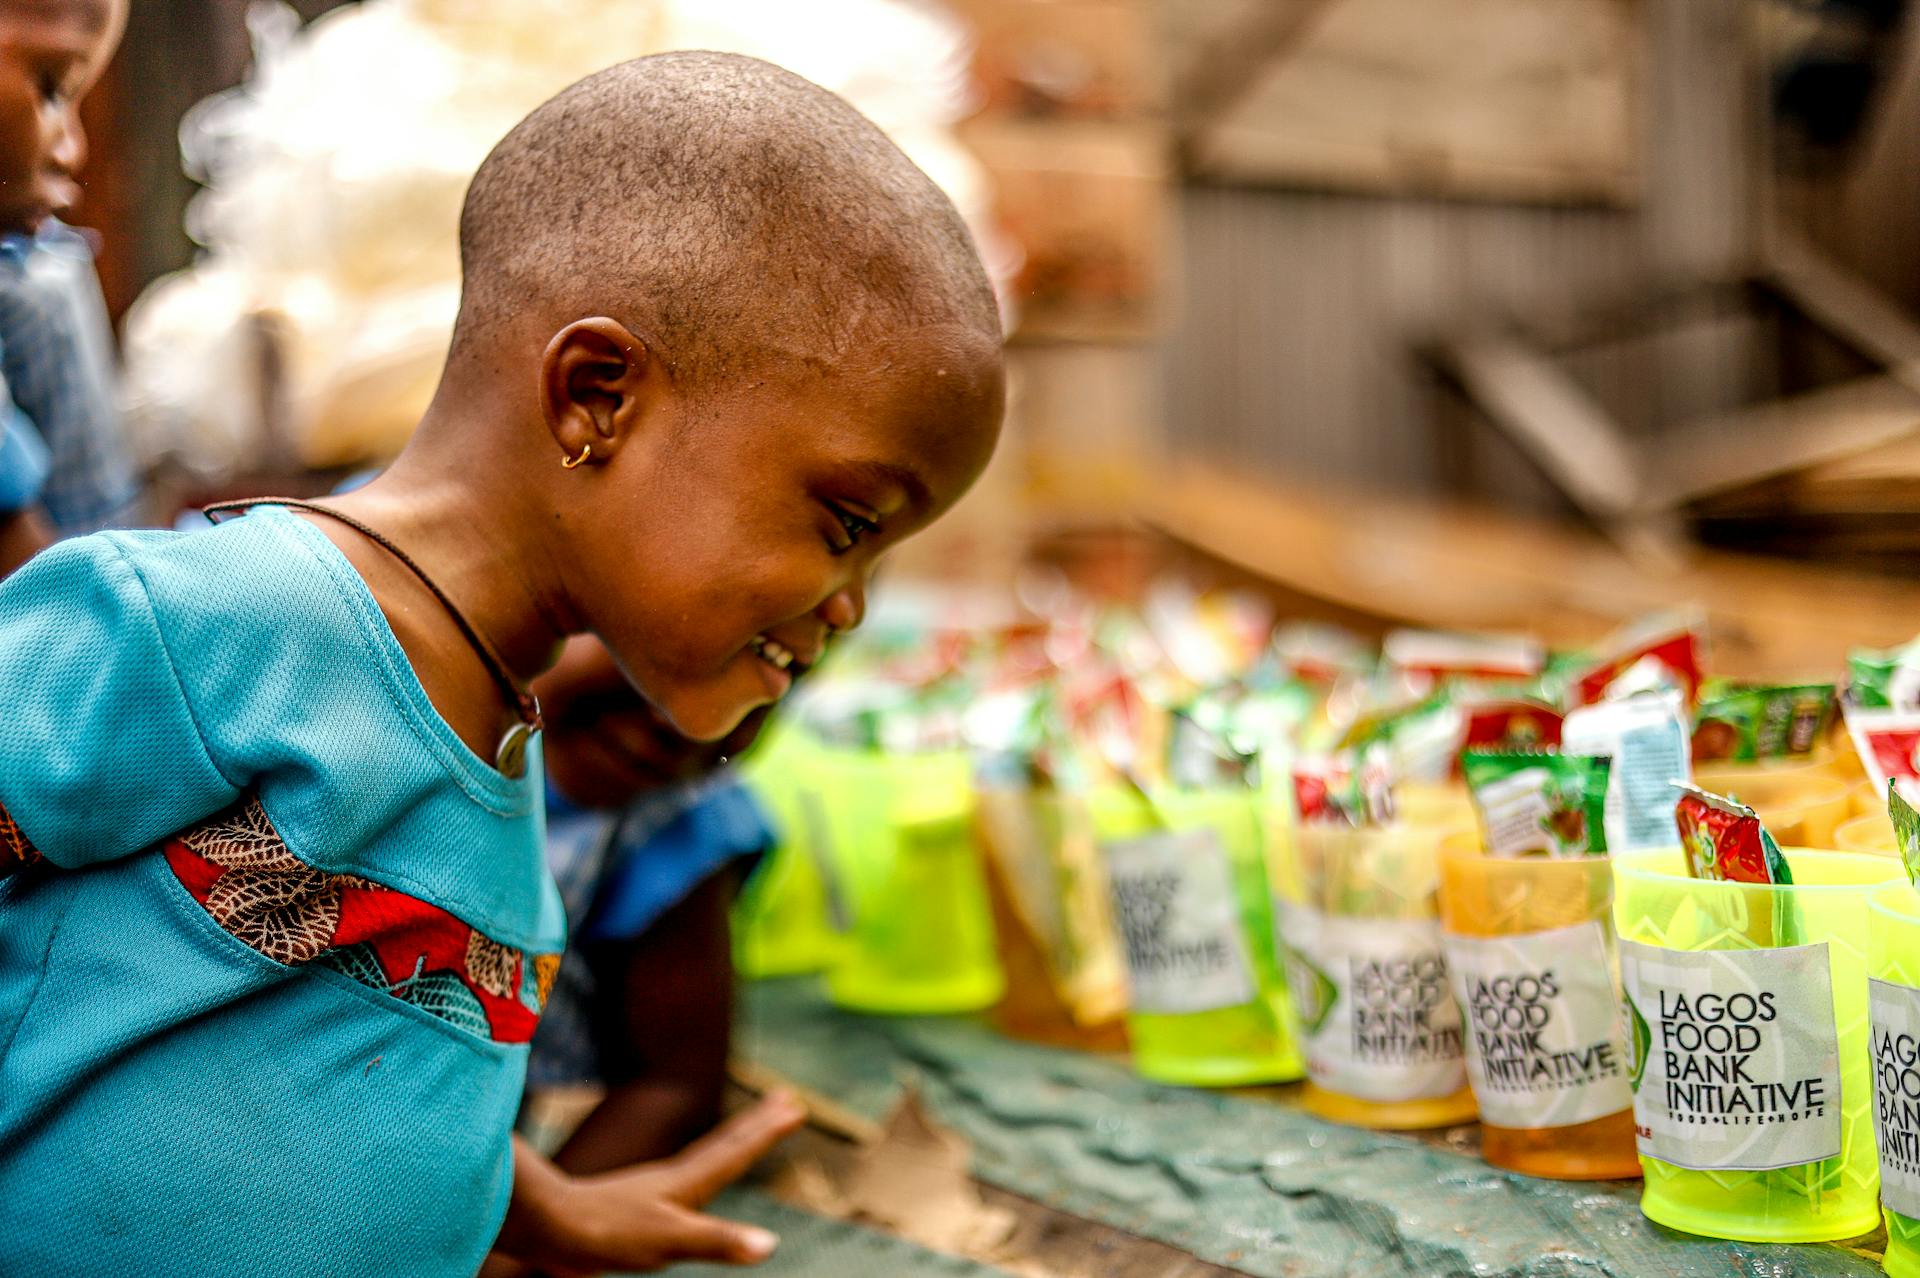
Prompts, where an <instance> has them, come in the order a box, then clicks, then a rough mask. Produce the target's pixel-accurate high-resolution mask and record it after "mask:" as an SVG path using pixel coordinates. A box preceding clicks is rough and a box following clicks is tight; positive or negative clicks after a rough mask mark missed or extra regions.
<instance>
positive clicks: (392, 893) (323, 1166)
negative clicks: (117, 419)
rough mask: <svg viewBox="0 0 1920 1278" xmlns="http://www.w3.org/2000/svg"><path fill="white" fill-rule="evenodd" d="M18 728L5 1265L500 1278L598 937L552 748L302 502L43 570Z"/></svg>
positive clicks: (1, 774)
mask: <svg viewBox="0 0 1920 1278" xmlns="http://www.w3.org/2000/svg"><path fill="white" fill-rule="evenodd" d="M0 705H4V706H5V707H6V708H7V721H8V722H7V727H6V730H5V731H0V865H3V864H5V863H6V862H7V861H9V860H12V861H13V862H16V863H21V862H24V865H23V868H18V869H16V871H15V872H14V873H13V874H12V875H11V876H10V877H8V878H6V879H0V1272H6V1273H15V1272H18V1273H53V1272H68V1271H70V1270H71V1267H72V1265H73V1263H74V1262H75V1260H76V1258H84V1263H85V1267H86V1268H87V1270H88V1271H89V1272H96V1273H138V1274H143V1275H181V1276H182V1278H184V1276H186V1275H193V1276H194V1278H222V1276H226V1275H232V1276H234V1278H239V1276H241V1275H245V1276H246V1278H253V1276H255V1275H259V1274H268V1273H271V1274H274V1275H315V1276H316V1278H317V1276H318V1275H323V1274H324V1275H335V1276H338V1275H355V1274H368V1275H371V1274H392V1273H406V1274H409V1275H426V1276H437V1275H445V1276H446V1278H456V1276H457V1278H469V1276H470V1275H471V1274H472V1273H473V1272H474V1270H475V1269H476V1268H477V1267H478V1265H479V1264H480V1261H481V1259H482V1257H483V1256H484V1255H485V1253H486V1251H487V1248H488V1246H489V1244H490V1243H491V1241H492V1239H493V1236H494V1233H495V1232H496V1230H497V1227H498V1224H499V1221H500V1219H501V1216H502V1214H503V1213H504V1211H505V1208H506V1203H507V1198H508V1194H509V1190H510V1185H511V1179H512V1175H511V1172H512V1169H511V1152H510V1146H509V1131H510V1129H511V1126H512V1121H513V1115H514V1110H515V1107H516V1106H517V1104H518V1102H519V1099H520V1090H521V1085H522V1081H523V1077H524V1074H525V1069H526V1060H527V1047H526V1041H527V1039H528V1038H529V1037H530V1036H531V1034H532V1031H533V1026H534V1023H535V1021H536V1019H537V1015H538V1007H539V1004H540V1001H541V999H542V998H543V997H544V994H545V990H546V988H547V987H548V985H549V984H550V983H551V980H552V976H553V972H554V970H555V968H556V967H557V960H558V952H559V951H560V949H561V948H562V943H563V940H564V931H565V924H564V914H563V910H562V907H561V903H560V899H559V894H558V893H557V891H556V890H555V889H554V886H553V881H552V878H551V876H550V875H549V874H548V873H547V870H546V868H545V864H544V857H543V853H542V845H543V841H544V831H543V829H542V816H541V802H540V800H541V781H540V769H539V766H538V755H537V751H536V753H535V754H534V757H533V761H532V763H531V764H530V766H529V768H528V775H526V776H525V777H521V778H518V779H511V778H508V777H505V776H503V775H501V774H500V773H498V772H497V771H495V770H494V769H493V768H491V767H489V766H488V765H487V764H485V763H483V762H482V761H481V760H480V759H479V758H477V757H476V756H475V755H474V754H473V753H472V752H471V751H470V750H468V749H467V747H466V746H465V745H464V744H463V743H462V742H461V741H460V739H459V737H458V736H456V735H455V733H454V732H453V730H452V729H451V728H450V727H449V726H448V725H447V724H446V722H445V721H444V720H443V719H441V718H440V716H439V715H438V714H437V713H436V712H435V711H434V709H433V707H432V705H431V704H430V703H429V701H428V699H427V696H426V693H425V691H424V690H423V689H422V688H421V686H420V683H419V681H418V680H417V679H416V678H415V677H414V675H413V672H412V668H411V666H410V665H409V664H408V662H407V658H406V655H405V653H404V652H403V651H402V649H401V648H400V645H399V643H398V641H397V640H396V639H395V638H394V636H393V633H392V631H391V629H389V627H388V626H387V624H386V621H385V619H384V617H383V616H382V615H381V613H380V610H379V607H378V605H377V604H376V603H375V601H374V599H373V596H372V595H371V594H370V593H369V592H368V590H367V588H366V586H365V584H364V583H363V582H362V581H361V579H360V577H359V576H358V575H357V574H356V573H355V572H354V570H353V569H352V567H351V566H350V565H349V564H348V562H347V560H346V558H345V557H344V556H343V555H341V554H340V552H339V551H338V549H337V548H336V547H335V546H334V545H333V544H332V543H331V542H330V541H328V540H327V538H326V537H325V536H323V535H322V534H321V533H320V532H319V530H317V529H315V528H313V527H312V526H311V525H309V524H307V523H306V522H305V521H303V520H300V519H297V518H295V517H293V516H292V515H290V514H288V513H286V512H285V511H283V510H278V509H262V510H258V511H256V512H255V513H253V514H250V515H247V516H246V517H244V518H241V519H235V520H233V521H231V522H230V523H227V524H224V525H222V526H220V527H218V528H212V529H208V530H205V531H201V532H194V533H173V532H147V533H101V534H96V535H93V536H90V537H83V538H80V539H77V540H74V541H70V542H67V543H64V544H62V545H60V546H56V547H54V548H53V549H51V550H48V551H45V552H43V553H42V554H41V555H40V556H39V557H37V558H36V559H35V560H33V561H32V562H31V563H30V564H28V565H27V566H26V567H25V568H23V569H21V570H20V571H19V572H17V573H16V574H14V576H12V577H11V578H9V579H8V580H7V581H6V582H5V583H0Z"/></svg>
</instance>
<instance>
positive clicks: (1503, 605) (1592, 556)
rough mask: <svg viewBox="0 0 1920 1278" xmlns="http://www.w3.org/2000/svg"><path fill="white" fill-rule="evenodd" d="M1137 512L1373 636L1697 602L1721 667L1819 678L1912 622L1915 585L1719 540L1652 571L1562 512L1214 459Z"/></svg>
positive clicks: (1550, 629)
mask: <svg viewBox="0 0 1920 1278" xmlns="http://www.w3.org/2000/svg"><path fill="white" fill-rule="evenodd" d="M1145 516H1146V518H1147V519H1148V520H1149V522H1151V523H1152V524H1153V526H1155V527H1157V528H1159V529H1160V530H1161V531H1163V532H1165V533H1166V534H1167V535H1169V536H1171V537H1172V538H1174V539H1175V540H1176V541H1178V542H1179V543H1181V544H1182V545H1184V546H1186V547H1188V548H1190V549H1192V550H1195V551H1198V552H1200V553H1202V554H1204V555H1206V556H1208V557H1210V558H1212V559H1214V560H1216V561H1218V562H1219V563H1221V564H1223V565H1226V566H1229V567H1230V568H1231V569H1233V570H1236V572H1237V573H1238V574H1242V575H1243V576H1242V577H1241V578H1240V580H1242V582H1243V583H1244V584H1253V585H1257V586H1260V587H1262V588H1263V589H1265V590H1266V592H1267V593H1269V594H1271V595H1273V596H1274V597H1275V598H1276V600H1277V602H1279V603H1280V604H1282V605H1283V607H1284V609H1285V610H1286V612H1287V613H1288V614H1290V615H1299V616H1306V617H1319V618H1323V619H1326V620H1330V621H1336V622H1339V623H1341V624H1344V625H1347V626H1350V627H1352V628H1354V629H1356V630H1358V631H1361V632H1363V633H1368V634H1381V633H1384V632H1385V631H1386V630H1388V629H1391V628H1393V627H1395V626H1402V625H1415V626H1428V627H1439V628H1452V629H1462V630H1491V631H1497V632H1512V633H1527V634H1536V635H1538V636H1540V638H1542V639H1543V640H1545V641H1546V642H1547V643H1549V644H1552V645H1554V646H1556V647H1558V646H1566V647H1574V646H1579V645H1583V644H1588V643H1592V642H1593V641H1595V640H1597V639H1599V638H1600V637H1602V636H1603V635H1605V634H1607V633H1608V632H1609V631H1611V630H1613V629H1615V628H1616V627H1618V626H1619V625H1620V624H1621V623H1622V622H1625V621H1628V620H1631V619H1632V618H1634V617H1637V616H1640V615H1643V614H1645V613H1649V612H1655V611H1660V610H1664V609H1670V608H1675V607H1681V606H1687V605H1693V604H1698V605H1700V606H1701V607H1703V608H1704V609H1705V610H1706V613H1707V617H1708V628H1709V633H1710V636H1711V639H1712V643H1713V668H1714V671H1715V672H1716V673H1720V674H1726V675H1729V676H1732V677H1735V678H1743V677H1751V678H1761V679H1781V678H1790V677H1793V676H1796V675H1801V674H1805V675H1808V676H1815V675H1817V676H1819V677H1822V678H1826V677H1831V674H1832V672H1833V671H1834V670H1837V669H1840V668H1842V667H1843V666H1844V664H1845V660H1846V654H1847V651H1848V650H1849V649H1851V648H1854V647H1859V646H1862V645H1867V646H1892V645H1894V644H1897V643H1902V642H1905V641H1906V640H1908V639H1910V638H1912V636H1913V631H1914V628H1915V625H1916V619H1920V583H1907V582H1894V581H1890V580H1888V579H1887V578H1885V577H1880V576H1875V575H1871V574H1863V573H1848V572H1844V571H1836V570H1833V569H1829V568H1824V567H1814V566H1810V565H1799V564H1794V563H1789V562H1783V561H1779V560H1774V559H1769V558H1762V557H1758V556H1752V555H1735V554H1727V553H1724V552H1717V551H1702V552H1699V553H1697V554H1694V555H1692V556H1690V557H1688V558H1687V559H1686V560H1684V561H1682V562H1677V563H1674V564H1672V565H1671V566H1669V567H1666V568H1651V567H1649V566H1648V565H1647V564H1646V563H1645V562H1643V561H1639V560H1636V559H1633V558H1630V557H1629V556H1628V555H1626V554H1625V553H1623V552H1622V551H1621V550H1620V548H1619V547H1618V546H1616V545H1615V544H1613V543H1612V542H1611V541H1609V540H1608V539H1606V538H1604V537H1601V536H1598V535H1596V534H1592V533H1583V532H1580V531H1578V530H1575V529H1570V528H1569V527H1567V526H1566V525H1565V524H1564V523H1561V522H1558V521H1552V520H1542V519H1537V518H1528V517H1525V516H1517V515H1509V514H1501V513H1497V512H1494V511H1491V510H1488V509H1487V508H1485V507H1483V506H1469V505H1461V504H1459V503H1452V502H1443V501H1433V500H1423V499H1414V498H1388V497H1379V496H1359V495H1354V494H1351V493H1345V492H1341V491H1338V490H1328V489H1327V488H1325V487H1324V486H1318V485H1312V486H1309V485H1302V484H1292V485H1281V484H1277V483H1273V482H1268V481H1263V480H1257V479H1252V478H1249V477H1247V476H1245V475H1243V474H1240V473H1236V472H1233V471H1229V470H1226V469H1223V468H1220V467H1206V466H1192V467H1182V468H1181V469H1180V470H1179V471H1177V472H1175V473H1174V474H1173V475H1171V476H1169V478H1168V482H1167V483H1165V484H1164V485H1163V486H1162V487H1161V488H1160V489H1159V490H1158V491H1157V493H1156V496H1155V499H1154V501H1153V503H1152V505H1151V506H1150V508H1149V509H1148V510H1147V511H1146V512H1145Z"/></svg>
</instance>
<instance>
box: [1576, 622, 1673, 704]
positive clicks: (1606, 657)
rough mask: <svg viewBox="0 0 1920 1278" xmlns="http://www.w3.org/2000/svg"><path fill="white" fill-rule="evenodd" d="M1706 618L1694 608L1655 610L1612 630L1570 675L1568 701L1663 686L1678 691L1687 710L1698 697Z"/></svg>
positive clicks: (1597, 699)
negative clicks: (1594, 655) (1576, 672)
mask: <svg viewBox="0 0 1920 1278" xmlns="http://www.w3.org/2000/svg"><path fill="white" fill-rule="evenodd" d="M1705 634H1706V621H1705V619H1704V618H1703V617H1701V616H1700V614H1698V613H1695V612H1684V613H1658V614H1655V615H1654V616H1650V617H1643V618H1641V619H1640V620H1639V621H1635V622H1633V623H1631V624H1629V625H1627V626H1625V627H1623V628H1621V629H1620V630H1617V631H1615V632H1614V633H1613V634H1612V635H1611V636H1609V637H1608V638H1607V640H1606V641H1605V642H1603V643H1602V644H1600V646H1599V648H1598V652H1599V657H1598V659H1597V660H1596V661H1595V662H1594V664H1593V665H1591V666H1588V667H1587V668H1586V669H1585V670H1583V671H1581V672H1580V674H1579V675H1578V676H1577V677H1576V678H1575V679H1574V681H1573V686H1572V688H1571V690H1570V693H1571V695H1570V697H1569V700H1570V702H1571V704H1573V705H1576V706H1590V705H1595V704H1598V703H1599V702H1602V701H1608V700H1611V699H1613V698H1615V697H1622V696H1631V695H1633V694H1634V693H1636V692H1653V691H1657V690H1659V689H1660V688H1662V687H1671V688H1677V689H1679V691H1680V693H1681V695H1682V696H1684V697H1685V698H1686V702H1687V705H1688V707H1689V708H1691V707H1692V706H1693V705H1694V704H1695V703H1697V702H1698V701H1699V700H1700V683H1701V679H1702V677H1703V676H1702V671H1703V670H1704V669H1705V661H1704V650H1705V648H1706V640H1705Z"/></svg>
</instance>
